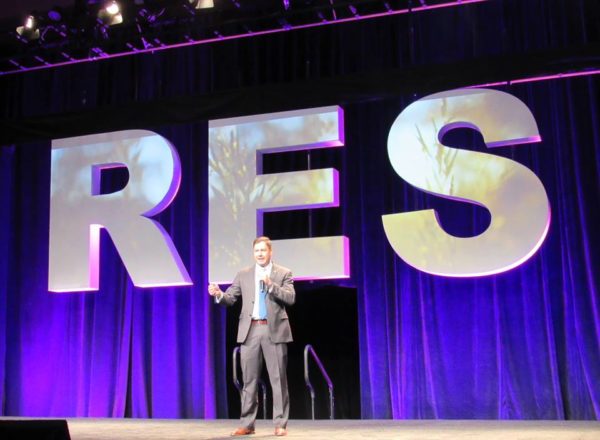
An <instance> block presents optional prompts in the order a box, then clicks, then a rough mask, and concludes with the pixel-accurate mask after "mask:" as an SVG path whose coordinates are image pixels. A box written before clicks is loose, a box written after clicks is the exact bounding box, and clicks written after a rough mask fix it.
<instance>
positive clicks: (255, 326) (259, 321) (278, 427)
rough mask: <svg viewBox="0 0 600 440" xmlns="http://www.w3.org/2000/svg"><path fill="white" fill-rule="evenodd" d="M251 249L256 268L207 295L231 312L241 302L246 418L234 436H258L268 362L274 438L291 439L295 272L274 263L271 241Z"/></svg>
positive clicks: (240, 339)
mask: <svg viewBox="0 0 600 440" xmlns="http://www.w3.org/2000/svg"><path fill="white" fill-rule="evenodd" d="M252 245H253V249H254V260H255V261H256V264H255V265H253V266H250V267H247V268H245V269H242V270H241V271H239V272H238V274H237V275H236V276H235V279H234V280H233V283H232V284H231V286H230V287H229V288H228V289H227V290H226V291H225V292H223V291H222V290H221V289H220V288H219V286H218V285H216V284H210V285H209V286H208V293H209V294H210V295H212V296H213V297H214V298H215V301H216V302H217V303H219V304H223V305H226V306H230V305H232V304H234V303H235V302H236V301H237V300H238V299H239V297H240V296H241V297H242V312H241V314H240V322H239V325H238V334H237V342H238V343H240V344H242V345H241V349H240V356H241V361H242V375H243V379H244V388H243V390H242V414H241V417H240V422H241V426H240V427H239V428H238V429H236V430H235V431H233V432H232V433H231V435H233V436H238V435H249V434H254V422H255V420H256V414H257V412H258V389H257V388H258V379H259V378H260V374H261V371H262V364H263V357H264V359H265V362H266V364H267V371H268V372H269V380H270V382H271V388H272V390H273V423H274V424H275V435H277V436H284V435H286V434H287V422H288V417H289V412H290V401H289V396H288V386H287V376H286V366H287V343H288V342H292V331H291V329H290V323H289V321H288V316H287V313H286V310H285V306H291V305H293V304H294V302H295V301H296V292H295V291H294V281H293V279H292V272H291V271H290V270H289V269H286V268H285V267H282V266H279V265H277V264H274V263H273V262H272V261H271V256H272V253H273V251H272V248H271V240H270V239H269V238H268V237H258V238H257V239H255V240H254V242H253V244H252Z"/></svg>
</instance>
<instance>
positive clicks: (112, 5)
mask: <svg viewBox="0 0 600 440" xmlns="http://www.w3.org/2000/svg"><path fill="white" fill-rule="evenodd" d="M98 20H100V21H101V22H102V23H103V24H105V25H107V26H113V25H115V24H120V23H123V15H122V14H121V8H120V7H119V4H118V3H117V2H116V1H109V2H107V3H106V4H105V6H104V7H103V8H102V9H100V11H98Z"/></svg>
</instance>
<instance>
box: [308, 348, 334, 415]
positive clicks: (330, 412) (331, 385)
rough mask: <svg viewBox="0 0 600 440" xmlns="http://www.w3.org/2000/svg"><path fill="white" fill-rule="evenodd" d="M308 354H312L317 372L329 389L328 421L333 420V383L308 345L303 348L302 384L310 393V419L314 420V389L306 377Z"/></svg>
mask: <svg viewBox="0 0 600 440" xmlns="http://www.w3.org/2000/svg"><path fill="white" fill-rule="evenodd" d="M309 352H310V354H312V357H313V359H314V360H315V362H316V363H317V366H318V367H319V370H321V374H322V375H323V377H324V378H325V381H326V382H327V388H329V419H330V420H333V417H334V406H335V403H334V398H333V382H331V379H330V378H329V375H328V374H327V371H325V367H324V366H323V364H322V363H321V359H319V356H317V353H316V352H315V349H314V348H313V347H312V345H310V344H308V345H307V346H306V347H304V382H305V383H306V386H307V387H308V391H309V392H310V401H311V410H312V419H313V420H314V419H315V389H314V388H313V386H312V383H311V382H310V378H309V377H308V353H309Z"/></svg>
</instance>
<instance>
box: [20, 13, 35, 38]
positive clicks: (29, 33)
mask: <svg viewBox="0 0 600 440" xmlns="http://www.w3.org/2000/svg"><path fill="white" fill-rule="evenodd" d="M16 30H17V34H18V35H19V38H20V39H24V40H26V41H31V40H37V39H38V38H40V30H39V29H38V28H37V20H36V19H35V17H34V16H33V15H29V16H28V17H27V18H26V19H25V23H24V24H23V26H18V27H17V29H16Z"/></svg>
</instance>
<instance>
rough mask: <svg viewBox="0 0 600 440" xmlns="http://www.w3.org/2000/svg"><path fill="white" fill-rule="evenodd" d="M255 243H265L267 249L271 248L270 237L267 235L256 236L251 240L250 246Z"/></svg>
mask: <svg viewBox="0 0 600 440" xmlns="http://www.w3.org/2000/svg"><path fill="white" fill-rule="evenodd" d="M257 243H264V244H266V245H267V247H268V248H269V250H271V239H270V238H269V237H265V236H264V235H262V236H260V237H256V238H255V239H254V241H253V242H252V248H254V246H256V244H257Z"/></svg>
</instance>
